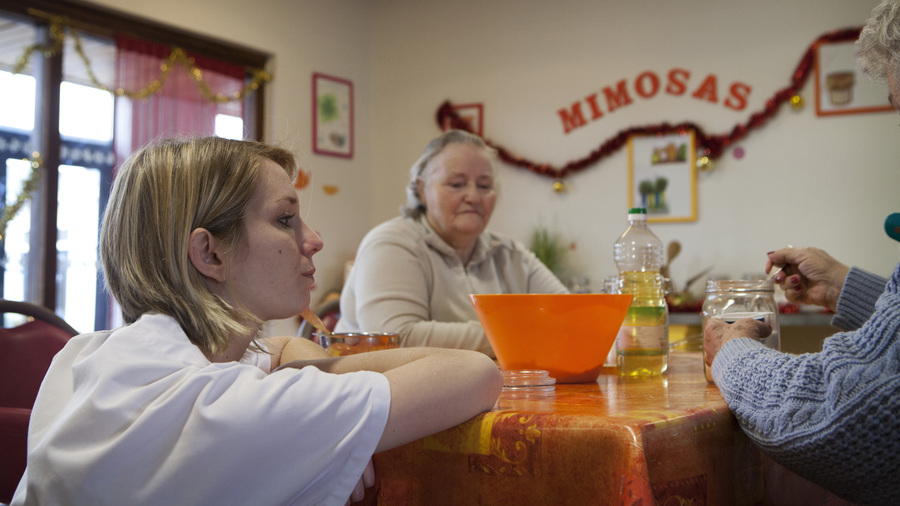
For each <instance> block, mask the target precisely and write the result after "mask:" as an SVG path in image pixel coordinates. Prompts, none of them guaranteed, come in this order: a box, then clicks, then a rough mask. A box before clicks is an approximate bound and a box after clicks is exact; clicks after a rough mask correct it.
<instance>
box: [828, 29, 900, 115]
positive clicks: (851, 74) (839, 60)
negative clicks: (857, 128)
mask: <svg viewBox="0 0 900 506" xmlns="http://www.w3.org/2000/svg"><path fill="white" fill-rule="evenodd" d="M815 51H816V114H817V115H819V116H830V115H834V114H855V113H863V112H878V111H890V110H892V107H891V104H890V103H889V102H888V100H887V96H888V90H887V86H886V85H885V84H883V83H877V82H874V81H872V80H871V79H868V78H867V77H866V76H864V75H862V72H860V71H859V70H858V69H857V65H856V44H855V42H854V41H844V42H820V43H818V44H816V47H815Z"/></svg>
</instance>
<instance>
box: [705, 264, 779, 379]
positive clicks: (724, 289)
mask: <svg viewBox="0 0 900 506" xmlns="http://www.w3.org/2000/svg"><path fill="white" fill-rule="evenodd" d="M712 318H717V319H722V320H725V321H727V322H728V323H734V322H735V321H737V320H738V319H741V318H753V319H757V320H760V321H764V322H766V323H767V324H769V326H770V327H772V334H771V335H770V336H769V337H768V338H766V339H763V340H762V341H763V343H764V344H765V345H766V346H768V347H769V348H774V349H776V350H778V349H781V333H780V332H779V330H780V327H779V322H778V303H777V302H775V286H774V285H773V283H772V282H771V281H769V280H764V279H763V280H759V279H754V280H743V279H741V280H736V279H714V280H709V281H708V282H707V284H706V300H705V301H704V302H703V323H702V325H703V330H704V333H705V332H706V323H707V322H708V321H709V320H710V319H712ZM704 371H705V372H706V379H707V381H709V382H712V377H711V375H710V372H709V371H708V370H706V368H705V362H704Z"/></svg>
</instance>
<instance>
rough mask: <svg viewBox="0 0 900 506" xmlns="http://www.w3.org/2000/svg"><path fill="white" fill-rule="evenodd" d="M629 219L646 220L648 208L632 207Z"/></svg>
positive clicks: (629, 211)
mask: <svg viewBox="0 0 900 506" xmlns="http://www.w3.org/2000/svg"><path fill="white" fill-rule="evenodd" d="M628 219H629V220H632V221H646V220H647V210H646V209H644V208H643V207H632V208H631V209H629V210H628Z"/></svg>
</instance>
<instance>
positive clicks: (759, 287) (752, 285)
mask: <svg viewBox="0 0 900 506" xmlns="http://www.w3.org/2000/svg"><path fill="white" fill-rule="evenodd" d="M774 291H775V284H774V283H772V282H771V281H769V280H767V279H762V280H760V279H752V280H747V279H710V280H709V281H707V282H706V293H715V292H774Z"/></svg>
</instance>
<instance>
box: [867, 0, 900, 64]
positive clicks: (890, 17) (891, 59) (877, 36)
mask: <svg viewBox="0 0 900 506" xmlns="http://www.w3.org/2000/svg"><path fill="white" fill-rule="evenodd" d="M857 46H858V48H859V68H860V69H861V70H862V71H863V72H865V73H866V74H867V75H868V76H869V77H871V78H872V79H874V80H876V81H884V80H886V79H887V76H888V73H889V72H893V73H894V74H893V75H894V76H895V77H900V0H884V1H883V2H881V4H880V5H879V6H878V7H875V9H873V10H872V16H871V17H870V18H869V21H868V23H866V26H865V27H864V28H863V29H862V32H860V34H859V40H858V41H857Z"/></svg>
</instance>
